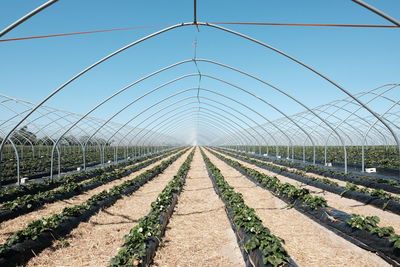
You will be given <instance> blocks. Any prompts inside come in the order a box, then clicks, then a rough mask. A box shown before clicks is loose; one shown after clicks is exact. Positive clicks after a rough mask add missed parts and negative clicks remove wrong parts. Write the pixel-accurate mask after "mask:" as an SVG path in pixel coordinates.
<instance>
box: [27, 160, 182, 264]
mask: <svg viewBox="0 0 400 267" xmlns="http://www.w3.org/2000/svg"><path fill="white" fill-rule="evenodd" d="M189 153H190V152H186V153H185V154H184V155H183V156H181V157H180V158H179V159H178V160H176V161H175V162H174V163H172V164H171V165H170V166H169V167H168V168H167V169H166V170H165V171H164V172H163V173H162V174H160V175H158V176H157V177H156V178H154V179H153V180H152V181H150V182H148V183H147V184H145V185H143V186H142V187H141V188H140V189H139V190H138V191H136V192H134V193H133V194H132V195H130V196H125V197H123V198H122V199H120V200H118V201H117V202H116V203H115V204H114V205H112V206H111V207H108V208H106V209H104V210H102V211H100V212H99V213H98V214H97V215H95V216H93V217H91V218H90V220H89V221H88V222H83V223H81V224H79V226H78V227H77V228H75V229H74V230H73V231H72V232H71V234H70V236H69V237H68V238H67V239H66V240H67V241H68V246H66V247H61V244H60V242H57V243H55V244H54V245H53V246H52V247H49V248H47V249H45V250H44V251H42V252H41V253H40V254H39V255H38V256H36V257H34V258H32V259H31V261H29V262H28V264H27V265H26V266H47V267H48V266H57V267H61V266H71V267H72V266H74V267H76V266H79V267H82V266H90V267H93V266H107V264H108V262H109V261H110V259H111V258H112V257H114V256H115V255H116V254H117V252H118V249H119V248H120V247H121V246H122V245H123V237H124V235H126V234H128V233H129V231H130V229H131V228H133V227H134V226H135V225H136V224H137V220H138V219H140V218H141V217H143V216H145V215H147V214H148V213H149V211H150V208H151V206H150V204H151V202H153V201H154V200H155V199H156V198H157V196H158V194H160V193H161V191H162V190H163V189H164V188H165V186H166V185H167V183H168V182H169V181H170V180H171V179H172V178H173V177H174V175H175V174H176V173H177V172H178V169H179V167H180V166H181V165H182V164H183V162H184V161H185V159H186V158H187V156H188V155H189Z"/></svg>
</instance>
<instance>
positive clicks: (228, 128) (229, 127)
mask: <svg viewBox="0 0 400 267" xmlns="http://www.w3.org/2000/svg"><path fill="white" fill-rule="evenodd" d="M203 109H204V108H203ZM206 110H208V109H206ZM208 111H209V110H208ZM202 112H203V113H204V111H202ZM212 114H213V115H218V116H219V117H223V115H221V114H219V113H216V112H214V113H212ZM188 115H190V116H192V115H193V112H192V113H190V114H188V113H186V114H185V113H183V114H174V115H173V116H170V118H168V119H166V120H164V121H163V123H162V124H160V125H156V126H155V127H158V128H159V130H157V132H158V131H160V129H161V128H162V127H164V126H166V127H168V125H169V124H168V123H169V120H170V119H172V118H175V119H176V118H180V117H183V116H188ZM219 117H218V120H217V119H216V118H215V116H214V117H212V118H210V119H212V120H215V122H213V123H217V124H216V125H221V123H222V125H224V131H226V133H228V134H231V135H233V136H235V137H236V139H237V140H240V142H243V143H242V144H245V142H246V141H245V140H246V139H247V140H248V141H250V142H251V139H250V138H249V137H247V136H245V135H243V136H241V135H240V134H238V133H237V130H236V129H235V128H234V127H233V126H232V125H230V124H229V123H226V122H225V121H224V120H223V119H220V118H219ZM223 118H224V119H226V120H228V121H230V119H229V118H226V117H223ZM174 123H176V121H175V122H174ZM155 127H154V128H155ZM238 127H240V126H238ZM220 131H221V130H220ZM154 134H155V132H152V133H151V134H150V135H149V136H148V137H147V139H149V138H150V137H152V135H154ZM144 137H145V136H142V137H141V139H142V138H144ZM238 137H239V138H238ZM137 142H140V140H138V141H137Z"/></svg>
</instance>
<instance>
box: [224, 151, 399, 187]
mask: <svg viewBox="0 0 400 267" xmlns="http://www.w3.org/2000/svg"><path fill="white" fill-rule="evenodd" d="M224 151H230V150H226V149H224ZM240 154H241V155H246V154H243V153H240ZM256 157H257V156H256ZM262 161H265V162H272V163H274V164H278V165H284V166H287V167H290V168H295V169H300V170H304V171H306V172H310V173H315V174H320V175H323V176H326V177H335V176H337V175H340V176H342V177H348V178H352V179H355V180H364V181H370V182H376V183H380V184H388V185H391V186H400V181H396V180H392V179H384V178H380V177H372V176H365V175H358V174H354V173H344V172H342V171H338V170H332V169H328V168H323V167H320V166H317V165H313V164H305V165H302V164H300V163H299V162H293V161H290V160H286V159H274V160H273V159H270V158H263V159H262Z"/></svg>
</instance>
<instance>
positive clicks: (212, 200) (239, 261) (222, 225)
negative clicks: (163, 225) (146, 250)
mask: <svg viewBox="0 0 400 267" xmlns="http://www.w3.org/2000/svg"><path fill="white" fill-rule="evenodd" d="M163 240H164V242H163V243H164V246H163V247H162V248H161V249H160V250H159V251H158V252H157V254H156V257H155V262H154V266H160V267H165V266H171V267H172V266H213V267H215V266H244V262H243V258H242V255H241V253H240V249H239V248H238V245H237V242H236V237H235V235H234V233H233V230H232V228H231V226H230V224H229V221H228V218H227V216H226V213H225V210H224V204H223V202H222V201H221V200H220V199H219V198H218V196H217V195H216V193H215V192H214V189H213V187H212V184H211V180H210V178H209V177H208V175H207V171H206V167H205V164H204V161H203V159H202V156H201V155H200V152H199V150H197V151H196V153H195V156H194V158H193V162H192V165H191V168H190V171H189V173H188V178H187V180H186V184H185V187H184V191H183V192H182V193H181V195H180V197H179V202H178V205H177V207H176V208H175V212H174V214H173V215H172V218H171V220H170V223H169V225H168V230H167V231H166V235H165V238H164V239H163Z"/></svg>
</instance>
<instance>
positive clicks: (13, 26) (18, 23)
mask: <svg viewBox="0 0 400 267" xmlns="http://www.w3.org/2000/svg"><path fill="white" fill-rule="evenodd" d="M57 1H58V0H50V1H47V2H46V3H44V4H43V5H41V6H39V7H37V8H36V9H34V10H32V11H31V12H29V13H27V14H26V15H25V16H23V17H22V18H20V19H18V20H17V21H15V22H14V23H12V24H11V25H9V26H7V27H6V28H5V29H4V30H2V31H1V32H0V37H2V36H3V35H5V34H6V33H8V32H10V31H11V30H13V29H14V28H16V27H17V26H18V25H20V24H22V23H23V22H24V21H26V20H28V19H29V18H31V17H33V16H34V15H36V14H37V13H39V12H40V11H42V10H44V9H45V8H47V7H49V6H51V5H52V4H54V3H56V2H57Z"/></svg>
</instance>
